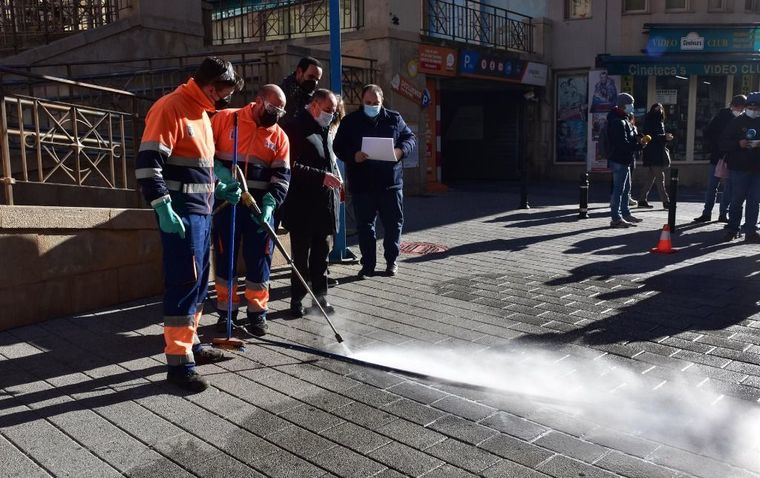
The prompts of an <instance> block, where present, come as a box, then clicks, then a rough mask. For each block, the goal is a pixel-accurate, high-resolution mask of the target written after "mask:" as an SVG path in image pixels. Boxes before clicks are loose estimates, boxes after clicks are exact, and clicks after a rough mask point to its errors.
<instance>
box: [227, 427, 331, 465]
mask: <svg viewBox="0 0 760 478" xmlns="http://www.w3.org/2000/svg"><path fill="white" fill-rule="evenodd" d="M339 426H340V425H339ZM236 439H237V438H236ZM267 439H268V440H269V441H271V442H272V443H274V444H276V445H277V446H279V447H281V448H283V449H285V450H288V451H290V452H292V453H295V454H297V455H299V456H301V457H304V458H310V457H312V456H314V455H317V454H319V453H322V452H324V451H326V450H329V449H330V448H334V447H335V446H336V444H335V443H333V442H332V441H330V440H327V439H325V438H322V437H321V436H319V435H317V434H315V433H312V432H310V431H309V430H306V429H304V428H301V427H298V426H292V427H289V428H286V429H284V430H280V431H278V432H275V433H272V434H269V435H268V436H267ZM253 446H254V447H255V446H256V445H255V444H254V445H253ZM270 446H271V445H270Z"/></svg>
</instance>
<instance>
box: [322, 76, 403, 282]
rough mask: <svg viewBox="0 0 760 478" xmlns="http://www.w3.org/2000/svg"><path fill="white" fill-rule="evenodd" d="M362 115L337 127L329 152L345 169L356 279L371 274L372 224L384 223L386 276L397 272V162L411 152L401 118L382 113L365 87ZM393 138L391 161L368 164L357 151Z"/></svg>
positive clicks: (372, 90)
mask: <svg viewBox="0 0 760 478" xmlns="http://www.w3.org/2000/svg"><path fill="white" fill-rule="evenodd" d="M362 103H363V105H362V109H361V110H359V111H355V112H353V113H351V114H349V115H348V116H346V117H345V118H344V119H343V121H341V123H340V127H339V128H338V133H337V134H336V136H335V141H334V143H333V149H334V151H335V154H336V155H337V156H338V158H339V159H340V160H341V161H343V162H344V163H346V173H347V175H348V187H349V192H350V193H351V197H352V200H353V204H354V211H355V215H356V228H357V231H358V233H359V249H360V250H361V253H362V258H361V264H362V268H361V271H360V272H359V277H360V278H362V279H363V278H365V277H368V276H372V275H374V273H375V265H376V262H377V259H376V247H375V240H376V238H375V221H376V220H377V216H378V213H379V215H380V221H381V222H382V223H383V230H384V231H385V239H384V240H383V248H384V250H385V263H386V269H385V271H386V274H387V275H389V276H394V275H396V273H397V272H398V266H397V265H396V258H397V257H398V254H399V245H400V241H401V227H402V225H403V223H404V212H403V172H404V170H403V165H402V163H401V160H402V159H403V158H405V157H406V156H408V155H409V154H410V153H411V152H412V150H413V149H414V145H415V142H416V138H415V137H414V133H412V131H411V130H410V129H409V127H408V126H407V125H406V123H405V122H404V120H403V119H402V118H401V115H400V114H399V113H398V112H396V111H392V110H389V109H386V108H384V107H383V90H382V89H380V87H379V86H377V85H367V86H365V87H364V89H363V90H362ZM365 137H370V138H393V143H394V153H395V157H396V161H380V160H373V159H370V158H369V156H368V155H367V154H366V153H365V152H363V151H362V139H363V138H365Z"/></svg>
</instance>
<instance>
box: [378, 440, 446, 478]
mask: <svg viewBox="0 0 760 478" xmlns="http://www.w3.org/2000/svg"><path fill="white" fill-rule="evenodd" d="M369 456H370V458H373V459H375V460H377V461H380V462H382V463H384V464H386V465H387V466H388V467H389V468H393V469H395V470H398V471H400V472H402V473H404V474H407V475H409V476H421V475H423V474H425V473H427V472H429V471H431V470H433V469H435V468H438V467H439V466H442V465H443V464H444V462H443V461H441V460H439V459H437V458H434V457H432V456H430V455H428V454H425V453H423V452H421V451H419V450H415V449H414V448H412V447H409V446H406V445H403V444H401V443H396V442H394V443H389V444H388V445H385V446H384V447H382V448H379V449H377V450H375V451H373V452H372V453H370V454H369Z"/></svg>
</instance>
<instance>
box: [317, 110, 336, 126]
mask: <svg viewBox="0 0 760 478" xmlns="http://www.w3.org/2000/svg"><path fill="white" fill-rule="evenodd" d="M333 117H334V116H333V114H332V113H326V112H324V111H320V112H319V116H317V117H316V118H314V120H315V121H316V122H317V124H318V125H319V126H321V127H323V128H327V127H328V126H330V123H332V120H333Z"/></svg>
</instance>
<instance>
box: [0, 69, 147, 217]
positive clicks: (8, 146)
mask: <svg viewBox="0 0 760 478" xmlns="http://www.w3.org/2000/svg"><path fill="white" fill-rule="evenodd" d="M0 71H2V72H4V73H5V74H9V75H14V76H17V77H24V76H28V77H30V78H33V79H35V80H39V81H43V80H44V81H48V82H51V83H56V84H58V85H60V86H61V87H66V88H69V89H70V90H72V91H77V90H85V91H87V92H89V94H91V95H99V96H100V98H101V99H102V103H101V104H108V103H109V102H113V101H109V100H107V98H108V97H114V96H119V97H123V98H124V101H123V102H124V103H126V104H131V105H132V108H136V107H137V101H138V100H139V99H140V98H139V97H137V96H135V95H134V94H132V93H129V92H126V91H120V90H115V89H112V88H106V87H102V86H97V85H91V84H86V83H81V82H75V81H71V80H66V79H63V78H54V77H50V76H43V75H35V74H31V73H23V72H15V71H13V70H9V69H7V68H5V67H0ZM139 129H140V125H139V118H138V115H137V114H135V113H134V112H133V111H129V110H121V111H117V110H112V109H106V108H103V107H93V106H89V105H87V106H85V105H81V104H74V103H68V102H62V101H51V100H46V99H42V98H39V97H33V96H25V95H20V94H15V95H8V94H5V95H0V184H2V186H3V193H4V194H3V195H4V197H5V202H6V203H7V204H13V203H14V200H13V187H14V184H17V183H38V184H58V185H75V186H79V187H95V188H106V189H120V190H125V189H132V188H133V187H134V181H133V179H132V176H131V175H130V174H129V170H130V169H131V168H132V167H133V161H134V158H135V155H136V153H137V144H138V143H137V140H138V138H139Z"/></svg>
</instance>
